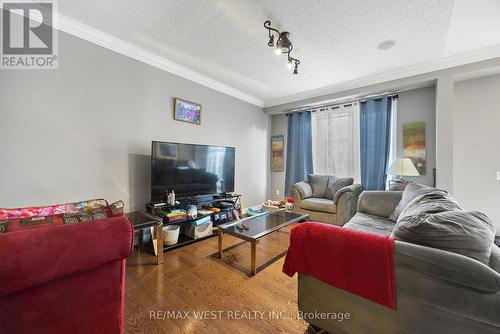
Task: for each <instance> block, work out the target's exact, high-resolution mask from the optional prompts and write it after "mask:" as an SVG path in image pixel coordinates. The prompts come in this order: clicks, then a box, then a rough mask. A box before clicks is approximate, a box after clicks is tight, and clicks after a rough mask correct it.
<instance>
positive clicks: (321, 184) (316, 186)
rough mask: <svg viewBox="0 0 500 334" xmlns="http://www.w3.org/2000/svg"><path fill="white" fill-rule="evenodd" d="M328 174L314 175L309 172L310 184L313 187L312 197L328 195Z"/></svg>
mask: <svg viewBox="0 0 500 334" xmlns="http://www.w3.org/2000/svg"><path fill="white" fill-rule="evenodd" d="M329 178H330V176H328V175H314V174H309V178H308V179H309V184H310V185H311V188H312V192H313V193H312V197H320V198H324V197H325V195H326V188H327V187H328V179H329Z"/></svg>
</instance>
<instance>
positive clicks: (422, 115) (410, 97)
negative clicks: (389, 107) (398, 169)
mask: <svg viewBox="0 0 500 334" xmlns="http://www.w3.org/2000/svg"><path fill="white" fill-rule="evenodd" d="M414 122H425V137H426V138H425V142H426V145H425V146H426V158H427V167H426V173H425V175H421V176H417V177H406V176H405V178H406V179H409V180H412V181H415V182H418V183H422V184H426V185H429V186H432V185H433V181H434V180H433V179H434V178H433V176H432V169H433V168H436V89H435V87H426V88H420V89H413V90H409V91H405V92H401V93H399V99H398V149H397V152H398V157H403V124H405V123H414Z"/></svg>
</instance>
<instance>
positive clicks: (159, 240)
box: [156, 223, 163, 264]
mask: <svg viewBox="0 0 500 334" xmlns="http://www.w3.org/2000/svg"><path fill="white" fill-rule="evenodd" d="M162 263H163V223H159V224H158V225H156V264H162Z"/></svg>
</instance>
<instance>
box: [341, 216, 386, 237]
mask: <svg viewBox="0 0 500 334" xmlns="http://www.w3.org/2000/svg"><path fill="white" fill-rule="evenodd" d="M344 227H347V228H350V229H353V230H358V231H364V232H370V233H375V234H382V235H391V233H392V230H393V229H394V223H393V222H392V221H390V220H388V219H384V218H382V217H379V216H374V215H369V214H367V213H362V212H358V213H356V214H355V215H354V216H353V217H352V218H351V220H349V222H348V223H347V224H345V225H344Z"/></svg>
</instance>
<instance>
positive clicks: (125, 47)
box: [54, 13, 264, 108]
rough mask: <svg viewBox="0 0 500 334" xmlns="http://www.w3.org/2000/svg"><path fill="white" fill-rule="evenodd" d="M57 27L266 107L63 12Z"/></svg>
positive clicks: (56, 23)
mask: <svg viewBox="0 0 500 334" xmlns="http://www.w3.org/2000/svg"><path fill="white" fill-rule="evenodd" d="M54 27H55V28H56V29H57V30H60V31H64V32H66V33H68V34H71V35H73V36H76V37H79V38H81V39H84V40H86V41H89V42H91V43H94V44H97V45H99V46H102V47H104V48H107V49H110V50H113V51H115V52H118V53H120V54H122V55H124V56H127V57H130V58H133V59H136V60H138V61H140V62H143V63H145V64H148V65H151V66H154V67H156V68H158V69H161V70H164V71H166V72H169V73H172V74H175V75H177V76H179V77H182V78H184V79H187V80H190V81H193V82H196V83H198V84H200V85H203V86H205V87H208V88H211V89H214V90H217V91H219V92H221V93H224V94H227V95H229V96H232V97H235V98H237V99H239V100H242V101H245V102H248V103H251V104H253V105H256V106H258V107H261V108H262V107H264V101H263V100H261V99H259V98H257V97H255V96H252V95H250V94H247V93H244V92H242V91H240V90H237V89H235V88H233V87H231V86H229V85H226V84H224V83H222V82H219V81H217V80H214V79H211V78H209V77H207V76H205V75H203V74H201V73H198V72H196V71H193V70H190V69H189V68H187V67H184V66H182V65H179V64H177V63H174V62H172V61H170V60H168V59H165V58H163V57H160V56H158V55H155V54H154V53H152V52H149V51H146V50H144V49H142V48H139V47H137V46H134V45H132V44H130V43H127V42H125V41H123V40H121V39H119V38H116V37H113V36H111V35H109V34H107V33H105V32H102V31H100V30H97V29H94V28H92V27H89V26H87V25H85V24H83V23H81V22H78V21H76V20H73V19H71V18H69V17H67V16H65V15H62V14H60V13H57V14H56V17H55V19H54Z"/></svg>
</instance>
